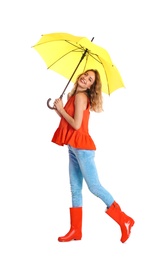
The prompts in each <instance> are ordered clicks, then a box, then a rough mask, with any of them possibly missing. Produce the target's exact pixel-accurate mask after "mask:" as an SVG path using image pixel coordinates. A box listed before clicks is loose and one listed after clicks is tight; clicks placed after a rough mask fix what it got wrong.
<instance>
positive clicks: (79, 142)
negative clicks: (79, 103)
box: [51, 127, 96, 150]
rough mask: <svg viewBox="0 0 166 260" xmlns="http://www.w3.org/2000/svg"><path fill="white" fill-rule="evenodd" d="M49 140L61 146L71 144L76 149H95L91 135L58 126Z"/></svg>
mask: <svg viewBox="0 0 166 260" xmlns="http://www.w3.org/2000/svg"><path fill="white" fill-rule="evenodd" d="M51 141H52V142H53V143H56V144H58V145H61V146H63V145H71V146H72V147H74V148H78V149H85V150H96V146H95V144H94V142H93V140H92V138H91V136H90V135H89V134H87V133H82V132H79V130H77V131H76V130H73V129H66V128H60V127H58V128H57V130H56V131H55V133H54V135H53V138H52V140H51Z"/></svg>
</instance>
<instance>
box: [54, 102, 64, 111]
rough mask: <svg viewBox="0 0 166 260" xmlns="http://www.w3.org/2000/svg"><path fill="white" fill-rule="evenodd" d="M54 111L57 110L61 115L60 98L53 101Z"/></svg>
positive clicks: (61, 104) (61, 105)
mask: <svg viewBox="0 0 166 260" xmlns="http://www.w3.org/2000/svg"><path fill="white" fill-rule="evenodd" d="M54 109H55V110H58V112H59V113H61V111H62V109H63V102H62V99H61V98H58V99H55V101H54Z"/></svg>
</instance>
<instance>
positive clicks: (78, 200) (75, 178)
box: [68, 146, 83, 207]
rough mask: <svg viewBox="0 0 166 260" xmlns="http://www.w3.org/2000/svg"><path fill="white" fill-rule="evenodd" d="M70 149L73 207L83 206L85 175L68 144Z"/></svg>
mask: <svg viewBox="0 0 166 260" xmlns="http://www.w3.org/2000/svg"><path fill="white" fill-rule="evenodd" d="M68 151H69V178H70V186H71V195H72V207H82V184H83V176H82V172H81V169H80V166H79V164H78V161H77V158H76V155H75V153H74V152H73V149H72V148H71V147H70V146H68Z"/></svg>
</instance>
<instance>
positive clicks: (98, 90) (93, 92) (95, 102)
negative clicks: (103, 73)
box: [69, 69, 103, 113]
mask: <svg viewBox="0 0 166 260" xmlns="http://www.w3.org/2000/svg"><path fill="white" fill-rule="evenodd" d="M88 71H93V72H94V73H95V81H94V83H93V84H92V86H91V87H90V89H87V90H86V91H85V92H86V94H87V96H88V98H89V100H90V110H91V111H94V112H97V113H99V112H102V111H103V97H102V84H101V79H100V74H99V72H98V71H97V70H95V69H88V70H86V71H85V72H83V73H81V74H80V75H78V77H77V79H76V82H75V84H74V87H73V89H72V90H71V92H70V93H69V96H73V95H74V94H75V92H76V89H77V85H78V79H79V77H80V76H81V75H82V74H85V73H86V72H88Z"/></svg>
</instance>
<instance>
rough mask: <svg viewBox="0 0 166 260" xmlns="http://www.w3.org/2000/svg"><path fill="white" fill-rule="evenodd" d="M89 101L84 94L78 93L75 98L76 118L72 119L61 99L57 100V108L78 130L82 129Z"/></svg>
mask: <svg viewBox="0 0 166 260" xmlns="http://www.w3.org/2000/svg"><path fill="white" fill-rule="evenodd" d="M87 103H88V99H87V96H86V95H85V94H84V93H78V94H76V96H75V103H74V105H75V112H74V117H71V116H70V115H69V114H68V113H67V112H66V111H65V109H64V108H63V103H62V100H61V99H57V100H55V106H56V108H57V110H58V112H59V113H60V115H61V116H63V117H64V118H65V120H66V121H67V122H68V123H69V124H70V125H71V126H72V127H73V128H74V129H75V130H78V129H79V128H80V127H81V123H82V119H83V113H84V110H85V109H86V108H87Z"/></svg>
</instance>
